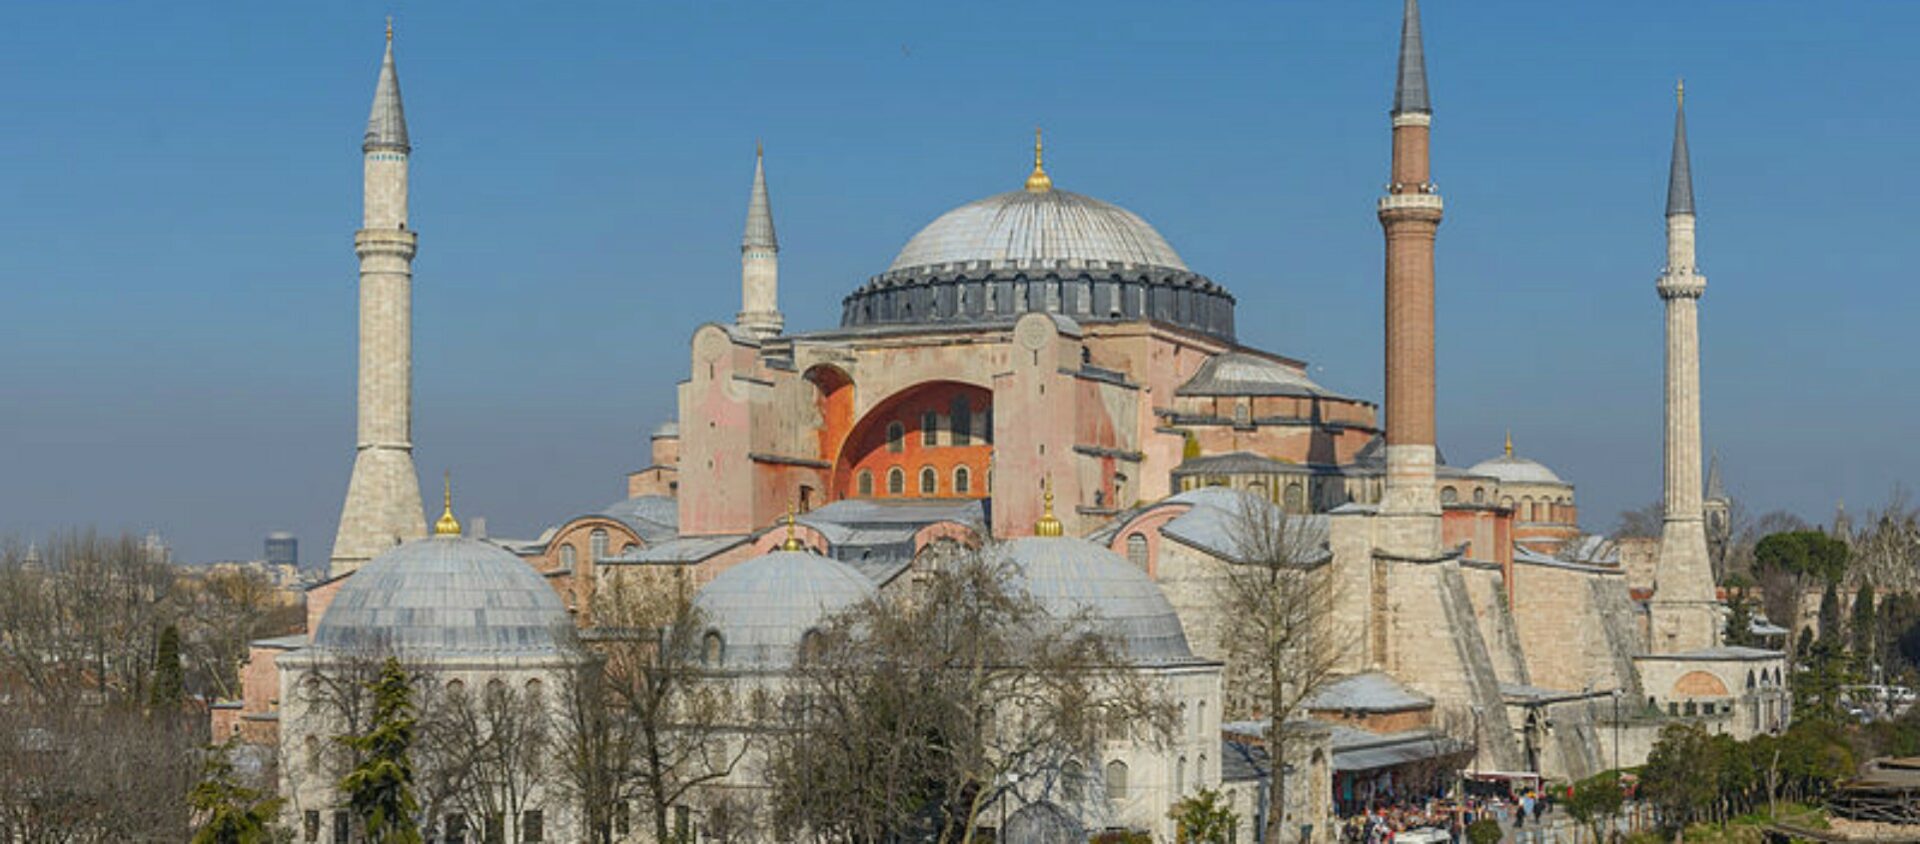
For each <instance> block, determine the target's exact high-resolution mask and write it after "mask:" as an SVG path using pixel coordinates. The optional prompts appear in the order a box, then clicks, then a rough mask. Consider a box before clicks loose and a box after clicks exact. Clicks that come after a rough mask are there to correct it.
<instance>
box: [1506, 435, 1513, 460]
mask: <svg viewBox="0 0 1920 844" xmlns="http://www.w3.org/2000/svg"><path fill="white" fill-rule="evenodd" d="M1507 456H1508V457H1512V456H1513V429H1512V428H1508V429H1507Z"/></svg>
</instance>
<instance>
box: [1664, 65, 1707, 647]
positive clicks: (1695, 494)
mask: <svg viewBox="0 0 1920 844" xmlns="http://www.w3.org/2000/svg"><path fill="white" fill-rule="evenodd" d="M1675 99H1676V100H1677V103H1676V105H1675V108H1674V123H1673V162H1672V164H1671V170H1670V171H1669V172H1668V176H1667V268H1666V271H1665V272H1662V273H1661V274H1660V281H1659V284H1658V285H1656V287H1655V289H1657V290H1658V291H1659V292H1660V299H1661V300H1662V301H1664V302H1665V303H1666V311H1667V425H1666V429H1667V430H1666V487H1665V495H1664V500H1665V502H1666V519H1665V524H1664V526H1663V527H1662V529H1661V533H1660V561H1659V563H1658V567H1657V568H1656V569H1655V570H1654V595H1653V602H1652V606H1651V607H1650V609H1651V615H1652V621H1653V639H1652V641H1650V642H1649V643H1648V646H1649V648H1650V649H1651V650H1652V651H1653V652H1655V653H1681V652H1686V651H1692V650H1698V649H1700V648H1707V647H1712V646H1714V645H1716V644H1718V643H1719V641H1720V621H1719V613H1718V611H1717V607H1716V606H1715V601H1714V590H1713V568H1712V563H1711V562H1710V558H1709V557H1708V554H1707V532H1706V519H1705V515H1704V510H1703V507H1702V502H1701V496H1700V464H1701V459H1700V457H1701V455H1700V325H1699V311H1700V295H1701V294H1702V293H1705V292H1706V289H1707V279H1706V277H1705V276H1703V275H1701V274H1700V273H1699V272H1698V271H1697V269H1696V267H1695V265H1694V243H1693V233H1694V209H1693V171H1692V164H1691V162H1690V161H1689V160H1688V155H1687V113H1686V89H1685V88H1684V87H1682V88H1678V89H1676V91H1675Z"/></svg>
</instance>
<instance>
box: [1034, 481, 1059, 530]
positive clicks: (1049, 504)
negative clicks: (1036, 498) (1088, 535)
mask: <svg viewBox="0 0 1920 844" xmlns="http://www.w3.org/2000/svg"><path fill="white" fill-rule="evenodd" d="M1044 484H1045V489H1046V494H1045V495H1043V496H1041V500H1043V501H1045V502H1046V508H1047V510H1046V512H1045V513H1043V514H1041V516H1040V521H1038V522H1035V523H1034V524H1033V535H1034V536H1062V535H1064V534H1065V533H1066V529H1065V528H1064V527H1062V526H1061V524H1060V520H1059V519H1056V518H1054V516H1053V478H1052V477H1048V478H1047V479H1046V481H1044Z"/></svg>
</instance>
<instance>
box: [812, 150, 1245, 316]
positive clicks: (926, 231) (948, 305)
mask: <svg viewBox="0 0 1920 844" xmlns="http://www.w3.org/2000/svg"><path fill="white" fill-rule="evenodd" d="M1233 304H1234V300H1233V296H1232V295H1231V294H1229V293H1227V291H1226V289H1225V288H1223V287H1221V286H1220V285H1218V284H1215V283H1214V282H1213V281H1212V280H1210V279H1208V278H1207V277H1206V276H1203V275H1199V274H1197V273H1195V272H1193V271H1192V270H1189V269H1187V264H1186V262H1185V261H1183V260H1181V259H1180V254H1179V253H1178V252H1175V251H1174V249H1173V246H1172V245H1170V244H1168V243H1167V239H1166V238H1164V237H1161V236H1160V233H1159V232H1158V231H1155V230H1154V228H1153V226H1151V225H1148V224H1147V221H1146V220H1143V219H1141V218H1140V216H1139V215H1137V214H1135V213H1133V212H1132V211H1128V210H1127V209H1125V208H1121V207H1120V206H1118V205H1114V204H1112V203H1108V202H1102V201H1100V200H1098V199H1094V198H1093V197H1090V196H1084V195H1081V194H1077V193H1072V192H1070V191H1063V190H1055V189H1054V188H1053V180H1052V179H1051V178H1049V177H1048V176H1046V174H1045V172H1044V171H1042V170H1041V169H1040V167H1039V166H1038V162H1037V161H1036V163H1035V168H1034V175H1033V176H1032V177H1029V179H1028V181H1027V189H1026V190H1019V191H1010V192H1008V193H1001V194H995V195H993V196H989V197H987V198H985V199H980V200H975V201H973V202H969V203H967V204H965V205H962V206H960V207H958V208H955V209H953V210H951V211H948V212H946V213H945V214H941V215H940V216H939V217H937V218H935V219H934V221H933V222H932V223H929V224H928V225H927V226H926V228H923V229H921V230H920V232H919V233H918V234H915V235H914V236H913V237H912V239H910V240H908V241H907V245H906V246H905V247H903V248H902V249H901V250H900V253H899V254H898V255H896V256H895V257H894V259H893V263H892V264H891V265H889V266H888V267H887V270H886V272H883V273H881V274H880V275H877V276H874V277H873V278H872V279H870V280H869V281H868V282H867V283H866V284H865V285H863V286H862V287H861V288H860V289H858V290H855V291H854V292H853V293H852V294H851V295H849V296H847V298H846V300H845V302H844V303H843V309H842V312H841V317H840V324H841V325H842V326H845V327H866V326H927V325H950V324H967V323H979V322H1011V321H1012V320H1014V319H1017V318H1018V317H1019V316H1020V315H1021V314H1025V313H1033V312H1039V313H1053V314H1060V315H1062V316H1067V317H1071V318H1073V319H1075V320H1078V321H1081V322H1127V321H1138V320H1153V321H1155V322H1164V323H1170V324H1173V325H1177V326H1180V327H1184V328H1189V329H1192V330H1195V331H1199V332H1201V333H1205V334H1209V335H1212V336H1214V337H1217V338H1220V339H1223V340H1228V341H1231V340H1232V339H1233Z"/></svg>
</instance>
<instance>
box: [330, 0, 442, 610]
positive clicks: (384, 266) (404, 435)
mask: <svg viewBox="0 0 1920 844" xmlns="http://www.w3.org/2000/svg"><path fill="white" fill-rule="evenodd" d="M360 149H361V151H362V152H363V153H364V168H365V185H364V197H365V198H364V202H365V217H364V219H363V221H362V223H361V228H360V231H359V232H358V233H357V234H355V235H354V238H353V245H354V251H356V252H358V253H359V254H360V396H359V401H360V421H359V433H358V444H357V452H356V453H355V455H354V459H353V479H352V480H351V481H349V482H348V484H347V503H346V506H345V507H342V508H341V511H340V532H339V533H338V534H336V535H335V536H334V539H333V556H332V557H331V558H330V560H331V573H332V574H334V575H341V574H345V573H347V572H350V571H353V570H354V569H357V568H359V567H360V566H361V565H362V564H364V563H366V562H367V561H368V560H370V559H372V558H373V556H374V555H376V554H379V553H380V552H381V551H384V550H386V549H388V548H391V547H393V546H394V545H396V544H398V543H400V542H404V541H406V540H409V539H418V538H420V537H423V536H425V535H426V533H427V520H426V515H425V512H424V511H423V510H422V509H421V506H420V479H419V477H418V476H417V475H416V474H415V473H414V470H413V254H414V247H415V243H416V238H415V236H414V233H413V232H412V231H411V230H409V229H408V228H407V154H408V153H409V152H410V151H411V150H412V147H411V146H410V145H409V144H408V143H407V119H406V114H405V112H404V110H403V109H402V108H401V106H400V77H399V75H398V74H397V73H396V72H395V71H394V68H393V21H392V20H391V19H389V20H388V21H387V54H386V58H385V59H383V60H382V61H381V63H380V83H379V87H377V88H375V89H374V94H373V113H372V115H371V116H369V117H368V118H367V136H366V141H365V142H364V143H362V144H361V145H360Z"/></svg>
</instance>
